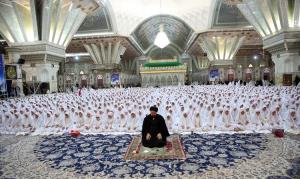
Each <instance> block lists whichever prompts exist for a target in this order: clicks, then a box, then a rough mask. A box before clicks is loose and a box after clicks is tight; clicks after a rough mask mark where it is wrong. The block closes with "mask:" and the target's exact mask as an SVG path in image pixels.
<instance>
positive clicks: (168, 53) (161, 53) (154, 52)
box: [148, 43, 181, 59]
mask: <svg viewBox="0 0 300 179" xmlns="http://www.w3.org/2000/svg"><path fill="white" fill-rule="evenodd" d="M180 54H181V53H180V49H178V47H176V45H175V44H173V43H172V44H170V45H168V46H167V47H165V48H164V49H160V48H158V47H157V46H155V45H151V47H150V49H149V51H148V56H149V57H150V58H152V59H173V58H174V56H177V57H178V58H179V56H180Z"/></svg>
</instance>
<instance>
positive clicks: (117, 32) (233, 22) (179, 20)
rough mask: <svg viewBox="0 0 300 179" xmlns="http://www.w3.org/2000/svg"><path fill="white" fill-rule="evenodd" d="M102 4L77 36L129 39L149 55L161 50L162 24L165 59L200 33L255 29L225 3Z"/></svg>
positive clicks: (118, 0)
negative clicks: (158, 45)
mask: <svg viewBox="0 0 300 179" xmlns="http://www.w3.org/2000/svg"><path fill="white" fill-rule="evenodd" d="M101 3H102V4H104V8H102V9H100V10H98V12H96V13H95V14H92V15H90V16H89V17H87V18H86V19H85V21H84V23H83V24H82V25H81V27H80V28H79V30H78V32H77V34H76V36H75V37H77V36H84V35H85V34H88V35H91V34H98V35H99V34H100V36H101V34H103V36H107V34H109V35H112V36H116V37H117V36H122V37H123V36H125V37H127V38H128V40H129V41H131V42H132V43H134V44H135V47H136V48H137V50H139V51H140V52H141V53H143V54H146V55H149V54H150V53H151V54H152V55H153V54H155V53H156V52H158V51H159V49H156V47H155V46H154V45H153V42H154V39H155V37H156V34H157V33H158V32H159V25H160V24H163V25H164V30H165V32H166V33H167V35H168V37H169V39H170V41H171V44H170V45H169V46H168V48H165V49H164V51H165V52H164V53H165V55H164V56H168V55H166V54H176V53H183V52H184V51H186V50H187V49H189V48H190V45H191V43H192V42H193V41H194V40H196V36H197V34H199V33H202V32H204V31H207V30H209V29H216V30H218V29H224V28H226V29H228V28H229V29H230V28H242V29H243V28H251V26H250V25H249V22H248V21H247V20H246V19H245V18H244V17H243V16H242V14H241V13H240V12H239V10H238V9H237V7H236V6H233V5H228V4H227V3H226V2H225V0H205V1H199V0H189V1H185V0H162V1H160V0H151V1H149V0H126V1H124V0H102V1H101ZM157 54H162V53H157Z"/></svg>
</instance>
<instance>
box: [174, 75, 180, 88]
mask: <svg viewBox="0 0 300 179" xmlns="http://www.w3.org/2000/svg"><path fill="white" fill-rule="evenodd" d="M178 82H179V80H178V76H177V75H174V76H173V85H176V86H177V85H178Z"/></svg>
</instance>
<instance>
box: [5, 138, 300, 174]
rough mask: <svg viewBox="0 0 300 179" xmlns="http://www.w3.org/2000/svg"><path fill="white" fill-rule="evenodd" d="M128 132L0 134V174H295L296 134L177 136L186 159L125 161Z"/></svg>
mask: <svg viewBox="0 0 300 179" xmlns="http://www.w3.org/2000/svg"><path fill="white" fill-rule="evenodd" d="M132 138H133V136H131V135H101V134H98V135H85V136H80V137H78V138H72V137H70V136H68V135H59V136H57V135H50V136H14V135H0V178H26V179H29V178H30V179H34V178H55V179H60V178H190V179H192V178H207V179H211V178H268V179H271V178H274V179H279V178H280V179H283V178H295V179H297V178H300V136H299V135H292V134H287V135H286V136H285V137H284V138H275V137H273V135H272V134H232V135H230V134H215V135H213V134H189V135H181V140H182V143H183V146H184V150H185V153H186V158H187V159H186V160H152V161H125V160H124V154H125V152H126V150H127V147H128V145H129V144H130V142H131V140H132Z"/></svg>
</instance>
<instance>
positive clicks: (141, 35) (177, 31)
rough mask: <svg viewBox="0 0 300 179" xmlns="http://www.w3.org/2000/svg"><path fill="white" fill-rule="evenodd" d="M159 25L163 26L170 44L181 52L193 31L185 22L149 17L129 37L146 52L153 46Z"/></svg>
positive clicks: (166, 16)
mask: <svg viewBox="0 0 300 179" xmlns="http://www.w3.org/2000/svg"><path fill="white" fill-rule="evenodd" d="M160 24H163V26H164V31H165V32H166V34H167V36H168V38H169V40H170V42H171V43H172V44H174V46H177V47H178V48H179V49H180V50H181V51H182V50H183V49H184V47H185V45H186V43H187V41H188V40H189V38H190V36H191V35H192V34H193V30H192V29H191V28H190V27H189V26H188V25H187V24H186V23H185V22H183V21H182V20H180V19H178V18H176V17H173V16H169V15H159V16H155V17H151V18H149V19H147V20H145V21H144V22H143V23H142V24H140V25H139V26H138V27H137V28H136V29H135V30H134V32H133V33H132V34H131V35H132V36H133V38H134V39H135V41H136V42H137V43H138V44H139V45H140V46H141V48H142V49H143V50H144V51H146V52H147V51H148V50H149V49H150V48H151V47H152V46H153V43H154V40H155V37H156V35H157V34H158V32H159V26H160Z"/></svg>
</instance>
